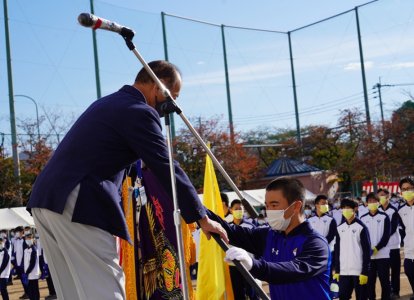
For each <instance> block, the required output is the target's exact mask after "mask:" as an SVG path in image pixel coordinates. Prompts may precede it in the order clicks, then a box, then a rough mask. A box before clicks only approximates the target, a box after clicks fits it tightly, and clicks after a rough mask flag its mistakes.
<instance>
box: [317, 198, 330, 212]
mask: <svg viewBox="0 0 414 300" xmlns="http://www.w3.org/2000/svg"><path fill="white" fill-rule="evenodd" d="M327 204H328V200H326V199H321V200H319V202H318V204H316V205H315V206H316V209H317V210H318V211H320V210H321V206H322V205H327Z"/></svg>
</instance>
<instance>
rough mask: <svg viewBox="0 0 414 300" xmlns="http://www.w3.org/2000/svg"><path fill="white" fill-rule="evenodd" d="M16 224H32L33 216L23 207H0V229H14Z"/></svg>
mask: <svg viewBox="0 0 414 300" xmlns="http://www.w3.org/2000/svg"><path fill="white" fill-rule="evenodd" d="M17 226H34V222H33V218H32V216H31V215H30V214H29V212H28V211H26V208H25V207H13V208H2V209H0V229H6V230H10V229H14V228H16V227H17Z"/></svg>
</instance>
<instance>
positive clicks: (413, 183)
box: [399, 177, 414, 188]
mask: <svg viewBox="0 0 414 300" xmlns="http://www.w3.org/2000/svg"><path fill="white" fill-rule="evenodd" d="M404 183H409V184H410V185H412V186H414V180H413V178H412V177H404V178H403V179H401V180H400V183H399V186H400V188H401V187H402V185H403V184H404Z"/></svg>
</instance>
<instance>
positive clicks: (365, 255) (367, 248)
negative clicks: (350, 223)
mask: <svg viewBox="0 0 414 300" xmlns="http://www.w3.org/2000/svg"><path fill="white" fill-rule="evenodd" d="M360 236H361V247H362V271H361V274H362V275H366V276H368V270H369V262H370V258H371V241H370V238H369V232H368V229H367V228H366V227H364V228H363V229H362V230H361V235H360Z"/></svg>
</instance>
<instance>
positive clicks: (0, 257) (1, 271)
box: [0, 237, 11, 300]
mask: <svg viewBox="0 0 414 300" xmlns="http://www.w3.org/2000/svg"><path fill="white" fill-rule="evenodd" d="M10 269H11V258H10V254H9V251H8V249H7V248H6V240H5V239H3V238H2V237H0V294H1V297H2V298H3V300H9V294H8V292H7V282H8V281H9V277H10Z"/></svg>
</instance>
